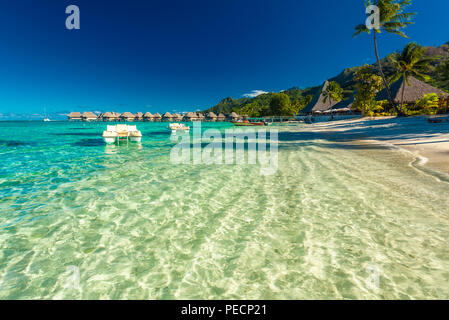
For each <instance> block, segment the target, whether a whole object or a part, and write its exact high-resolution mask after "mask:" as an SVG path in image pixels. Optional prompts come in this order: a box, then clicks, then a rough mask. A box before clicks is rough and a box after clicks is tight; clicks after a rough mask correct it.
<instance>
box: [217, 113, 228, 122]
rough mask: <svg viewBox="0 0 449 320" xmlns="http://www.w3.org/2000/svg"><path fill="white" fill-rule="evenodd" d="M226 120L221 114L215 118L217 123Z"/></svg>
mask: <svg viewBox="0 0 449 320" xmlns="http://www.w3.org/2000/svg"><path fill="white" fill-rule="evenodd" d="M225 120H226V116H225V115H224V114H223V113H220V114H219V115H218V116H217V121H225Z"/></svg>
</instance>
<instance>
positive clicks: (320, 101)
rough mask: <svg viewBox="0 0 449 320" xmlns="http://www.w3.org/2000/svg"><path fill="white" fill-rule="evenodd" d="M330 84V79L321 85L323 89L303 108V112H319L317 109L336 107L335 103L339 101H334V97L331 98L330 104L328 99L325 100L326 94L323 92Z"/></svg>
mask: <svg viewBox="0 0 449 320" xmlns="http://www.w3.org/2000/svg"><path fill="white" fill-rule="evenodd" d="M328 86H329V81H327V80H326V81H325V82H324V84H323V86H322V87H321V90H320V91H318V92H317V93H316V94H315V96H314V97H313V99H312V101H310V103H309V104H308V105H307V106H306V107H305V108H304V109H302V110H301V112H302V113H311V112H313V113H317V111H326V110H328V109H332V108H333V107H334V105H336V104H337V102H335V101H333V100H332V99H330V101H331V102H330V104H329V101H328V100H326V102H324V96H323V92H324V91H326V89H327V87H328Z"/></svg>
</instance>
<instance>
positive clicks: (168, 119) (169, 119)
mask: <svg viewBox="0 0 449 320" xmlns="http://www.w3.org/2000/svg"><path fill="white" fill-rule="evenodd" d="M162 119H163V120H164V121H172V120H173V116H172V115H171V114H170V112H166V113H164V115H163V116H162Z"/></svg>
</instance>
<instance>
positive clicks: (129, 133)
mask: <svg viewBox="0 0 449 320" xmlns="http://www.w3.org/2000/svg"><path fill="white" fill-rule="evenodd" d="M103 139H104V141H105V142H106V143H115V142H120V140H126V141H132V142H141V141H142V133H141V132H140V131H139V130H137V127H136V126H129V125H126V124H117V125H115V126H114V125H108V126H107V128H106V131H103Z"/></svg>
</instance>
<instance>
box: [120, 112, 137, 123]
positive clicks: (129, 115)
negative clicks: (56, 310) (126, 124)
mask: <svg viewBox="0 0 449 320" xmlns="http://www.w3.org/2000/svg"><path fill="white" fill-rule="evenodd" d="M120 120H121V121H134V115H133V114H132V113H131V112H123V113H122V115H121V116H120Z"/></svg>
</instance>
